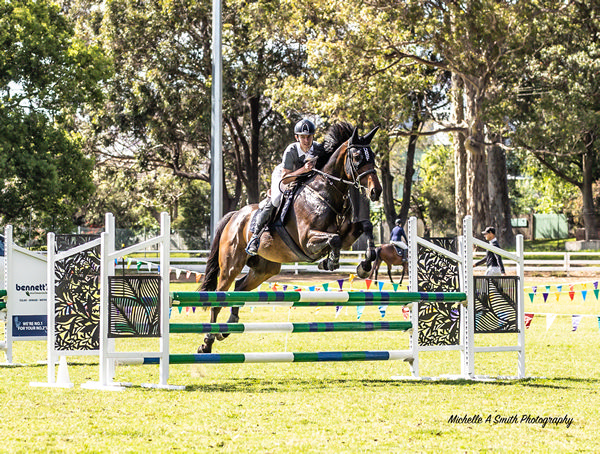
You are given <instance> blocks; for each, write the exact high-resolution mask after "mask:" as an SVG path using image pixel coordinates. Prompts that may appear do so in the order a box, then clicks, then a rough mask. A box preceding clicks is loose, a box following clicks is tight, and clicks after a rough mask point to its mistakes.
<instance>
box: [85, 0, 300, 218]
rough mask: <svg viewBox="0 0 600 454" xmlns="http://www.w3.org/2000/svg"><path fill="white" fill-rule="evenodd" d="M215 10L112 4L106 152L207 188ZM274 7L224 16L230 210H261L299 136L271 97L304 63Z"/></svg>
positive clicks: (252, 5) (103, 121)
mask: <svg viewBox="0 0 600 454" xmlns="http://www.w3.org/2000/svg"><path fill="white" fill-rule="evenodd" d="M210 6H211V4H210V2H209V1H203V2H197V1H192V0H169V1H165V2H155V1H149V0H148V1H141V2H140V1H133V0H115V1H112V2H108V3H106V9H105V11H104V17H103V22H102V27H101V29H100V32H101V39H102V41H103V42H104V43H105V45H106V47H107V49H108V50H109V55H110V57H111V58H112V59H113V61H114V65H115V77H114V79H113V80H112V81H111V84H110V87H109V93H110V95H109V102H108V103H107V105H106V107H105V110H104V112H101V113H100V114H99V115H98V127H97V144H98V150H99V152H101V153H102V152H104V153H106V152H108V153H110V154H111V158H117V159H120V160H124V161H131V160H137V161H138V162H139V164H140V166H141V168H152V167H165V168H168V169H170V170H171V172H172V173H173V174H174V175H176V176H178V177H181V178H185V179H191V180H199V181H205V182H210V173H211V167H210V140H211V139H210V124H211V122H210V112H211V84H212V61H211V39H212V38H211V34H212V30H211V9H210ZM275 14H285V11H283V10H281V11H280V10H279V8H277V4H276V3H273V2H269V1H265V2H260V1H259V2H245V1H232V2H228V3H227V4H226V5H224V9H223V79H224V92H223V125H224V131H223V132H224V135H223V141H224V143H223V153H224V161H225V166H224V167H225V175H224V177H225V178H224V180H225V183H226V184H225V185H224V193H223V200H224V208H225V211H229V210H231V209H234V208H235V207H236V206H237V205H238V204H239V203H240V202H243V201H249V202H258V201H259V200H260V196H261V189H264V188H266V186H267V185H266V184H265V183H266V182H265V180H266V179H267V177H268V176H270V171H271V169H272V167H274V164H273V165H270V164H271V163H274V162H275V161H277V160H280V159H281V152H282V151H283V149H284V147H285V145H286V144H287V141H289V139H290V138H291V137H292V135H291V127H290V122H294V121H295V120H296V117H295V116H294V115H290V116H289V117H285V116H283V115H281V114H279V113H277V112H275V111H273V110H272V108H271V105H270V101H269V98H268V97H267V96H265V90H266V88H267V86H266V83H265V81H266V79H267V77H269V76H270V75H273V74H275V75H277V77H285V76H286V75H287V74H289V73H296V72H298V68H299V65H301V63H302V59H301V58H300V59H299V58H297V57H298V50H297V48H296V47H295V46H294V45H293V43H292V44H290V43H288V42H285V41H282V40H279V39H278V38H277V30H275V29H273V25H272V24H273V22H274V21H273V17H272V16H273V15H275Z"/></svg>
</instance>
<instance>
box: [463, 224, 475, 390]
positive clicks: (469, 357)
mask: <svg viewBox="0 0 600 454" xmlns="http://www.w3.org/2000/svg"><path fill="white" fill-rule="evenodd" d="M463 238H464V240H463V243H464V248H463V258H462V259H463V263H464V265H463V266H464V270H465V273H464V289H463V291H464V292H466V294H467V310H466V311H465V313H466V317H465V318H464V320H463V324H464V328H463V330H464V331H463V332H464V349H465V350H464V351H465V353H464V355H463V361H464V362H463V366H462V372H463V375H464V376H465V378H474V377H475V348H474V347H475V291H474V288H473V218H472V217H471V216H466V217H465V218H464V220H463Z"/></svg>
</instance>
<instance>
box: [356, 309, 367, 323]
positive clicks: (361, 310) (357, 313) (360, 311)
mask: <svg viewBox="0 0 600 454" xmlns="http://www.w3.org/2000/svg"><path fill="white" fill-rule="evenodd" d="M364 310H365V306H356V319H357V320H360V317H362V314H363V311H364Z"/></svg>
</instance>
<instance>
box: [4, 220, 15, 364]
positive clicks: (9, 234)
mask: <svg viewBox="0 0 600 454" xmlns="http://www.w3.org/2000/svg"><path fill="white" fill-rule="evenodd" d="M12 246H13V228H12V225H7V226H6V227H5V229H4V254H5V258H4V284H5V285H6V321H5V322H4V330H5V334H6V363H7V364H12V344H13V330H12V329H13V311H14V309H15V304H14V303H15V301H14V299H13V298H11V295H14V294H15V277H14V276H15V273H11V272H9V271H8V270H9V269H10V268H11V267H12V266H13V260H14V259H13V247H12Z"/></svg>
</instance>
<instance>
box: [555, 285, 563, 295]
mask: <svg viewBox="0 0 600 454" xmlns="http://www.w3.org/2000/svg"><path fill="white" fill-rule="evenodd" d="M556 290H558V293H560V292H562V284H560V285H557V286H556Z"/></svg>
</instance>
